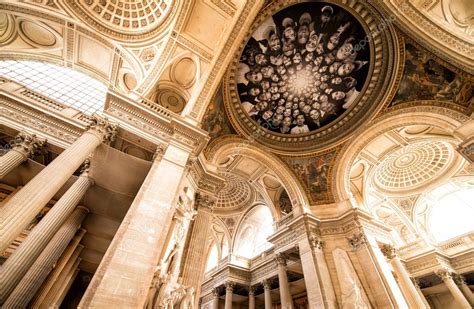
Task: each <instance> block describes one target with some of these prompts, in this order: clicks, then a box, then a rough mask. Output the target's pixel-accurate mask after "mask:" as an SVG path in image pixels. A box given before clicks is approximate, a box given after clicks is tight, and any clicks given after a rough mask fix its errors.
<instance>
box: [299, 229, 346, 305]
mask: <svg viewBox="0 0 474 309" xmlns="http://www.w3.org/2000/svg"><path fill="white" fill-rule="evenodd" d="M298 249H299V253H300V259H301V266H302V268H303V273H304V280H305V284H306V293H307V296H308V304H309V307H310V308H337V301H336V295H335V294H334V289H333V287H332V282H331V276H330V275H329V269H328V267H327V264H326V259H325V257H324V252H323V241H322V240H321V239H319V238H318V237H316V236H310V237H309V238H308V237H304V238H302V239H301V240H300V241H299V242H298Z"/></svg>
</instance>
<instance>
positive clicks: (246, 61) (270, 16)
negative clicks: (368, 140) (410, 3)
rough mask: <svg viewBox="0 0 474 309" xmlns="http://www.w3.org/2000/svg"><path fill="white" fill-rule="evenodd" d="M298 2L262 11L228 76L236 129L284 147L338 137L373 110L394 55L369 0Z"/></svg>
mask: <svg viewBox="0 0 474 309" xmlns="http://www.w3.org/2000/svg"><path fill="white" fill-rule="evenodd" d="M292 2H293V3H294V4H290V5H288V4H287V3H288V1H275V2H272V4H270V5H269V6H267V7H266V8H265V9H264V10H263V11H262V13H261V14H260V16H259V17H258V18H257V20H256V21H255V23H254V25H253V27H252V28H251V30H250V32H249V35H248V37H247V39H246V40H245V41H244V42H243V44H242V46H241V48H240V50H239V54H238V55H239V56H238V57H236V59H234V62H233V64H232V66H231V68H230V70H229V71H228V73H227V75H226V80H225V83H224V84H225V85H224V92H225V95H224V100H225V103H226V108H227V110H228V113H229V114H230V120H231V122H232V124H233V125H234V127H235V128H236V129H237V131H239V132H240V133H243V134H244V135H247V136H252V137H254V138H256V139H257V140H258V141H260V142H262V143H263V144H264V145H265V146H268V147H269V148H272V149H273V150H277V151H280V152H294V151H305V150H314V149H315V148H316V147H321V146H326V145H328V144H334V143H337V142H338V141H341V139H342V138H344V137H347V136H348V135H349V134H350V133H351V132H352V131H353V130H354V129H355V128H356V126H357V125H360V124H361V121H362V120H363V119H364V120H365V119H367V118H369V117H370V116H373V114H374V111H376V110H377V108H378V107H380V106H381V105H382V104H375V102H377V103H381V102H382V101H384V100H381V98H382V97H383V94H382V93H381V92H380V90H381V89H382V88H385V89H386V88H387V86H388V85H389V84H390V82H389V81H390V79H391V78H392V74H386V73H385V74H381V73H382V72H383V71H386V70H387V68H388V67H389V66H390V65H393V61H394V57H393V56H394V54H395V50H394V49H393V41H392V39H391V34H390V32H389V31H377V30H376V31H373V30H372V29H373V28H374V25H375V24H374V23H375V22H377V19H378V18H380V16H377V15H376V13H375V11H373V8H371V7H370V6H369V5H368V4H367V3H366V2H357V1H354V2H351V4H350V5H347V6H345V5H344V6H343V5H340V4H338V5H336V4H330V3H328V2H317V1H306V2H303V3H296V1H292ZM369 30H372V31H369ZM384 55H385V56H384ZM394 71H396V70H392V73H394ZM385 92H386V91H384V93H385ZM262 129H263V130H262ZM255 135H257V136H255ZM289 146H290V147H289ZM293 146H296V147H293Z"/></svg>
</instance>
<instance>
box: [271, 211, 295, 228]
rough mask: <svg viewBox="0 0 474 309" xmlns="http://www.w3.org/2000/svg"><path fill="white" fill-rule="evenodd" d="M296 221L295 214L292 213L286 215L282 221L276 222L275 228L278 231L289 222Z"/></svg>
mask: <svg viewBox="0 0 474 309" xmlns="http://www.w3.org/2000/svg"><path fill="white" fill-rule="evenodd" d="M293 219H294V216H293V212H290V213H289V214H286V215H285V216H284V217H283V218H281V219H280V221H276V222H275V227H276V229H277V230H278V229H279V228H280V227H282V226H284V225H286V224H287V223H288V222H290V221H291V220H293Z"/></svg>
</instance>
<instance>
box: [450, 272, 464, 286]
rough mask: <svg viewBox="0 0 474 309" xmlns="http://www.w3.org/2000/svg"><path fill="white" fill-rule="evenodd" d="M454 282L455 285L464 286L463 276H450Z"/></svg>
mask: <svg viewBox="0 0 474 309" xmlns="http://www.w3.org/2000/svg"><path fill="white" fill-rule="evenodd" d="M452 276H453V280H454V282H456V284H457V285H459V286H461V285H464V284H466V280H465V279H464V276H462V275H459V274H455V273H453V274H452Z"/></svg>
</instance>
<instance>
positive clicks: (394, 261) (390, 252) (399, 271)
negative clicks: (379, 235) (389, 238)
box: [380, 245, 429, 309]
mask: <svg viewBox="0 0 474 309" xmlns="http://www.w3.org/2000/svg"><path fill="white" fill-rule="evenodd" d="M380 249H381V250H382V253H383V255H384V256H385V257H386V258H387V260H388V261H389V263H390V264H391V265H392V267H393V271H394V272H395V274H396V275H397V277H398V278H399V279H400V289H401V290H402V291H403V293H404V294H405V297H406V298H407V302H408V304H409V305H410V307H413V308H427V307H426V304H425V302H424V301H423V299H421V297H420V294H419V293H418V291H417V290H416V287H415V286H414V285H413V282H412V281H411V279H410V275H409V274H408V272H407V270H406V269H405V266H404V265H403V264H402V261H401V260H400V257H399V256H398V254H397V251H396V249H395V248H394V247H392V246H391V245H382V246H381V247H380ZM428 309H429V307H428Z"/></svg>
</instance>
